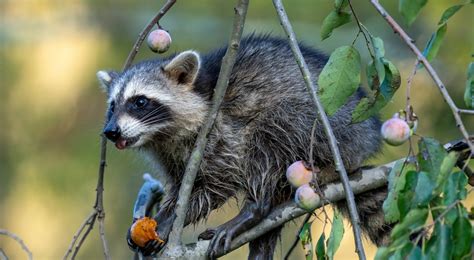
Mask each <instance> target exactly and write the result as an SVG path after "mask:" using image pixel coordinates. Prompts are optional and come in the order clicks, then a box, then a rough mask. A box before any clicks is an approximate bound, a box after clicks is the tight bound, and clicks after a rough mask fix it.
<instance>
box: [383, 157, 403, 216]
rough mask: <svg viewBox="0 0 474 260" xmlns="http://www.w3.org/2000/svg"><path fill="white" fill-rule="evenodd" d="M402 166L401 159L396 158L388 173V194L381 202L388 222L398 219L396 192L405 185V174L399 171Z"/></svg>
mask: <svg viewBox="0 0 474 260" xmlns="http://www.w3.org/2000/svg"><path fill="white" fill-rule="evenodd" d="M402 167H403V160H398V161H397V162H396V163H395V165H394V166H393V168H392V170H391V171H390V174H389V175H388V195H387V198H386V199H385V201H384V202H383V212H384V215H385V221H387V222H388V223H393V222H396V221H398V220H399V219H400V211H398V204H397V199H398V193H399V192H400V190H401V189H403V187H405V174H403V173H401V170H402ZM405 172H406V171H405Z"/></svg>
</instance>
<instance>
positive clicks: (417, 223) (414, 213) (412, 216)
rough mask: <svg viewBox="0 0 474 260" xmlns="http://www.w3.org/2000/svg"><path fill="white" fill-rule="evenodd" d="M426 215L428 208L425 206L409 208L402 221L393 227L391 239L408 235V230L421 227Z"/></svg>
mask: <svg viewBox="0 0 474 260" xmlns="http://www.w3.org/2000/svg"><path fill="white" fill-rule="evenodd" d="M427 217H428V209H426V208H418V209H412V210H410V211H409V212H408V214H407V215H406V216H405V218H404V219H403V221H402V222H400V223H399V224H398V225H396V226H395V227H394V228H393V230H392V234H391V235H390V237H391V238H392V239H393V240H396V239H397V238H400V237H405V236H406V237H408V236H409V235H410V231H413V230H414V229H416V228H419V227H422V226H423V225H424V224H425V221H426V218H427Z"/></svg>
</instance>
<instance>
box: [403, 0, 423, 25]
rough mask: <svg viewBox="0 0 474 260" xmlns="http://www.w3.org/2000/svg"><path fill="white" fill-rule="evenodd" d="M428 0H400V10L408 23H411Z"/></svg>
mask: <svg viewBox="0 0 474 260" xmlns="http://www.w3.org/2000/svg"><path fill="white" fill-rule="evenodd" d="M427 2H428V0H400V1H399V2H398V10H399V11H400V13H401V14H402V17H403V18H404V19H405V22H406V23H407V24H408V25H411V24H412V23H413V22H414V21H415V19H416V17H417V16H418V14H419V13H420V11H421V9H422V8H423V6H425V4H426V3H427Z"/></svg>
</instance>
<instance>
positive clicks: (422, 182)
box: [412, 172, 436, 206]
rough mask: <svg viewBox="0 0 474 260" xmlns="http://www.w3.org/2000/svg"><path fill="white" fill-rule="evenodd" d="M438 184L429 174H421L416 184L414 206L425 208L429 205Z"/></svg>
mask: <svg viewBox="0 0 474 260" xmlns="http://www.w3.org/2000/svg"><path fill="white" fill-rule="evenodd" d="M435 187H436V184H435V182H434V181H433V180H432V179H431V178H430V176H429V175H428V173H426V172H419V173H418V179H417V182H416V188H415V197H414V199H413V204H412V205H413V206H425V205H428V203H429V202H430V200H431V198H432V196H433V190H434V189H435Z"/></svg>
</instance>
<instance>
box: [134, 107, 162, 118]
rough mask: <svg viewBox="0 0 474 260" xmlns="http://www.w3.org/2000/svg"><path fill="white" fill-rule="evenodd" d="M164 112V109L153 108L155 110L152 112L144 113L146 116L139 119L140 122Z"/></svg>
mask: <svg viewBox="0 0 474 260" xmlns="http://www.w3.org/2000/svg"><path fill="white" fill-rule="evenodd" d="M164 110H165V108H164V107H158V108H155V109H153V110H152V111H150V112H148V113H146V114H145V115H144V116H142V117H141V118H140V119H141V120H144V119H148V118H150V117H152V116H154V115H156V114H158V113H160V112H163V111H164Z"/></svg>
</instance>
